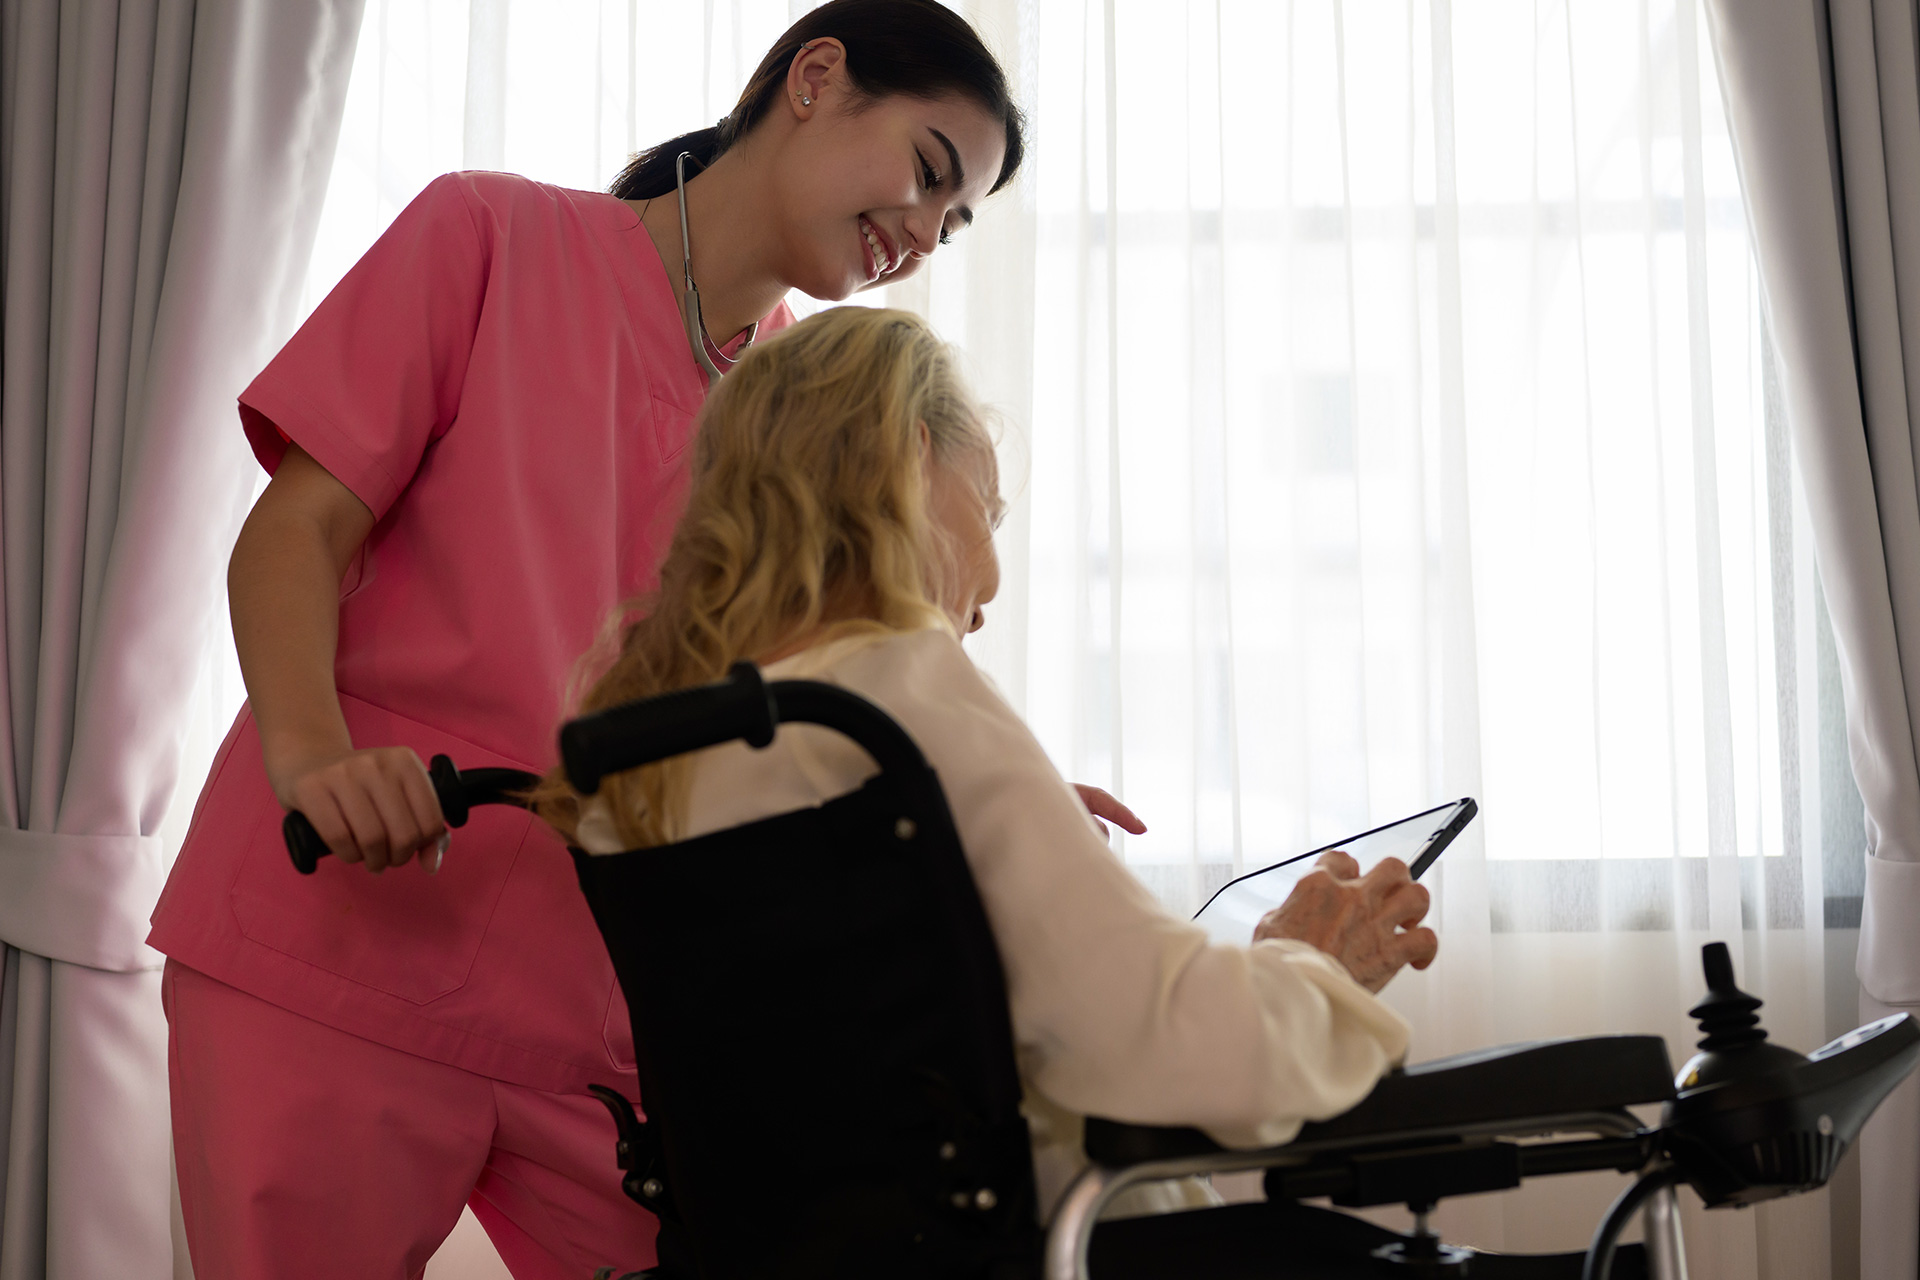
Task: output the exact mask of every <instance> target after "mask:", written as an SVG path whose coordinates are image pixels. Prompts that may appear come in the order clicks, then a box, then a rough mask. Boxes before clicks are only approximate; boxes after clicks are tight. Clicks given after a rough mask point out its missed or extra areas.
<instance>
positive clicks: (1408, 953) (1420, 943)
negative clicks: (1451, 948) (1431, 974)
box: [1394, 928, 1440, 969]
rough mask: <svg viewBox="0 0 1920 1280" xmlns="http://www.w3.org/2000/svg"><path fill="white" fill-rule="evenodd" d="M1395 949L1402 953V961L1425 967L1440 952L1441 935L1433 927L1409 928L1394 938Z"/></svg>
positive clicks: (1415, 966)
mask: <svg viewBox="0 0 1920 1280" xmlns="http://www.w3.org/2000/svg"><path fill="white" fill-rule="evenodd" d="M1394 949H1395V950H1396V951H1397V952H1398V954H1399V955H1400V958H1401V963H1403V964H1410V965H1412V966H1413V967H1414V968H1416V969H1424V968H1426V967H1427V966H1428V965H1430V964H1432V963H1433V958H1434V956H1436V955H1438V954H1439V952H1440V937H1439V935H1438V934H1436V933H1434V931H1433V930H1431V929H1425V928H1422V929H1409V930H1407V931H1406V932H1405V933H1403V934H1401V935H1400V936H1399V937H1398V938H1396V939H1394Z"/></svg>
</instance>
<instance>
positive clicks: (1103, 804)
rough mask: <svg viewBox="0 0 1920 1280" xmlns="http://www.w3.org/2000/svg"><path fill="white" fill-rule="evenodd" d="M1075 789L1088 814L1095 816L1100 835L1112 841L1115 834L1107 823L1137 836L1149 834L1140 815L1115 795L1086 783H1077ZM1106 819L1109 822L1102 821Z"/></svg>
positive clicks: (1094, 819)
mask: <svg viewBox="0 0 1920 1280" xmlns="http://www.w3.org/2000/svg"><path fill="white" fill-rule="evenodd" d="M1073 789H1074V790H1075V791H1078V792H1079V793H1080V803H1081V804H1084V805H1086V806H1087V812H1088V813H1091V814H1092V815H1093V821H1094V824H1095V825H1096V826H1098V827H1099V828H1100V834H1101V835H1103V836H1106V837H1107V838H1109V839H1111V838H1112V837H1113V833H1112V832H1110V831H1108V830H1107V822H1111V823H1113V824H1114V825H1115V826H1116V827H1119V828H1120V829H1121V830H1122V831H1127V832H1131V833H1132V834H1134V835H1136V836H1143V835H1145V834H1147V824H1146V823H1144V822H1142V821H1140V818H1139V815H1138V814H1136V813H1134V811H1133V810H1131V809H1129V808H1127V806H1125V805H1124V804H1121V803H1120V801H1118V800H1117V799H1115V798H1114V796H1113V793H1112V792H1109V791H1103V790H1101V789H1100V788H1099V787H1090V786H1088V785H1086V784H1085V783H1084V782H1076V783H1074V784H1073ZM1102 818H1105V819H1106V820H1107V822H1102V821H1100V819H1102Z"/></svg>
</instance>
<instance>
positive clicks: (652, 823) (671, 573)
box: [534, 307, 997, 848]
mask: <svg viewBox="0 0 1920 1280" xmlns="http://www.w3.org/2000/svg"><path fill="white" fill-rule="evenodd" d="M923 427H924V431H925V435H924V437H923V435H922V428H923ZM923 439H924V441H925V445H924V446H923V443H922V441H923ZM980 451H984V452H985V455H986V457H987V458H988V459H991V457H992V456H993V441H992V439H991V437H990V435H989V434H988V432H987V430H986V427H985V425H984V423H983V422H982V418H981V413H980V410H979V408H978V406H977V404H976V402H975V401H974V399H973V397H972V395H971V394H970V393H969V392H968V390H967V388H966V385H965V384H964V383H963V382H962V380H961V378H960V376H959V373H958V370H957V369H956V367H955V362H954V358H953V355H952V353H951V352H950V350H949V349H948V348H947V346H946V344H944V343H942V342H941V341H940V340H939V339H938V338H936V337H935V336H934V334H933V331H932V330H931V329H930V328H929V327H928V326H927V324H926V322H925V321H923V320H921V319H920V318H919V317H918V316H915V315H913V314H911V313H909V312H905V311H887V310H879V309H875V308H871V307H835V308H833V309H830V310H827V311H822V312H820V313H819V314H818V315H815V316H812V317H810V318H809V319H806V320H802V321H801V322H799V323H798V324H795V325H793V326H791V327H790V328H788V329H786V330H785V331H784V332H782V333H780V334H778V335H776V336H774V337H773V338H770V339H768V340H767V341H765V342H764V343H761V344H759V345H756V346H755V347H753V348H752V349H751V350H750V351H748V353H747V355H746V357H745V358H744V359H742V360H741V362H740V363H739V365H738V366H736V367H735V368H734V369H733V371H732V372H731V373H729V374H728V375H727V376H726V377H725V378H723V379H722V380H721V381H720V383H719V385H717V386H716V387H715V388H714V389H713V391H712V393H711V394H710V395H709V396H708V397H707V401H706V404H705V406H704V407H703V408H702V410H701V412H700V416H699V419H698V421H697V423H696V426H695V444H694V456H693V466H692V481H691V487H690V492H689V494H688V498H687V506H686V511H685V513H684V514H683V515H682V516H681V518H680V523H679V525H678V526H677V527H676V529H675V531H674V535H673V540H672V543H671V544H670V546H669V548H668V551H667V556H666V560H665V562H664V563H663V564H662V566H661V569H660V585H659V587H658V588H657V589H656V590H655V591H654V592H653V593H652V594H651V595H649V596H647V597H644V598H642V599H641V600H638V601H635V602H633V603H632V604H630V605H629V606H627V607H626V608H625V609H623V610H622V611H621V612H620V613H619V614H618V615H616V617H615V619H614V620H613V624H612V627H611V629H610V632H609V636H608V638H607V640H605V641H603V643H602V646H601V648H600V650H599V651H598V652H597V653H596V654H590V655H589V656H588V658H587V660H586V667H585V669H586V670H588V671H590V672H591V671H596V670H597V671H598V673H599V674H598V676H597V678H592V680H591V684H590V686H589V687H588V688H587V689H586V692H585V693H584V695H583V696H582V697H580V699H579V704H578V705H579V709H580V711H581V712H582V713H586V712H592V711H597V710H601V709H603V708H606V707H610V706H615V705H618V704H620V703H623V702H630V701H633V700H636V699H639V698H646V697H651V696H653V695H655V694H660V693H667V692H670V691H672V690H675V689H683V688H686V687H688V686H691V685H697V684H703V683H706V682H708V681H712V680H717V679H719V678H720V677H721V676H723V675H725V674H726V671H727V668H728V667H730V666H731V665H732V664H733V663H735V662H737V661H740V660H741V659H743V658H744V659H750V660H761V659H764V658H766V657H767V656H768V655H772V654H776V653H780V652H781V651H783V650H787V649H791V648H793V647H794V646H795V645H797V644H801V643H805V644H813V643H819V642H823V641H826V640H831V639H837V638H839V637H841V636H845V635H852V634H859V633H863V632H872V633H895V632H904V631H913V630H919V629H921V628H924V627H928V626H947V627H950V626H951V622H950V620H949V619H948V618H947V617H946V615H945V613H944V612H943V611H942V609H941V607H940V604H939V603H938V602H939V600H940V599H942V597H943V594H944V586H945V583H944V575H945V574H947V573H949V572H951V571H952V570H951V565H952V563H953V557H952V556H951V555H950V554H947V548H945V547H944V545H943V543H942V540H941V536H940V534H939V533H938V531H937V529H936V527H935V526H934V525H933V524H932V522H931V521H930V520H929V517H928V512H927V480H928V478H927V475H926V466H927V462H926V461H923V455H930V457H929V458H928V460H929V461H930V462H931V463H932V465H934V466H948V465H953V464H956V463H958V464H960V468H959V469H960V472H961V473H962V474H965V473H967V472H970V471H972V470H973V468H971V467H969V466H967V465H966V464H967V463H969V462H971V461H973V460H975V459H976V458H978V456H979V452H980ZM995 497H997V495H987V494H983V495H982V498H983V500H989V501H990V500H992V499H993V498H995ZM608 650H611V651H612V652H611V655H610V656H609V653H608ZM689 780H690V779H689V770H688V762H687V760H686V759H684V758H682V759H678V760H669V761H664V762H662V763H660V764H657V765H650V766H647V767H645V768H642V769H636V770H633V771H631V772H629V773H626V774H621V775H617V776H613V777H609V778H607V779H606V780H605V781H604V782H602V784H601V790H600V794H601V795H602V796H604V797H605V799H606V802H607V803H608V805H609V806H610V808H611V813H612V816H613V818H614V821H615V823H616V826H617V828H618V830H619V833H620V835H621V838H622V839H623V840H625V841H626V842H627V847H629V848H642V847H646V846H649V845H657V844H665V843H667V842H669V841H671V840H673V839H676V838H678V834H677V833H678V831H679V829H680V826H681V824H682V822H683V820H684V815H685V806H686V799H687V789H688V783H689ZM534 799H535V802H536V807H537V809H538V811H539V812H540V815H541V816H542V817H543V818H545V819H546V820H547V821H548V822H549V823H551V824H552V825H553V826H555V827H556V828H558V829H559V830H560V831H561V832H562V833H563V834H565V835H567V836H569V837H571V836H573V835H574V833H575V828H576V825H577V822H578V814H579V808H578V805H579V797H578V796H577V795H576V794H575V793H574V792H573V791H572V789H571V788H570V787H568V786H567V784H566V782H565V780H564V778H563V777H562V776H560V775H559V774H558V772H557V771H556V773H555V774H553V775H550V776H549V777H548V778H547V779H546V780H545V781H544V782H543V783H542V785H541V786H540V788H539V789H538V790H537V791H536V793H535V796H534Z"/></svg>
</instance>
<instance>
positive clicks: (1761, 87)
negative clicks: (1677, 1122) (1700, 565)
mask: <svg viewBox="0 0 1920 1280" xmlns="http://www.w3.org/2000/svg"><path fill="white" fill-rule="evenodd" d="M1709 11H1710V12H1711V14H1712V17H1713V27H1714V32H1713V34H1714V41H1715V46H1716V50H1717V52H1718V55H1719V58H1720V63H1721V68H1722V80H1723V83H1724V85H1725V89H1726V94H1727V102H1728V114H1729V116H1730V118H1731V121H1732V125H1733V132H1734V137H1735V143H1736V148H1737V151H1738V154H1739V159H1740V171H1741V177H1742V179H1743V181H1744V183H1745V187H1746V194H1747V201H1748V209H1749V217H1750V219H1751V221H1752V225H1753V231H1754V240H1755V247H1756V252H1757V254H1758V257H1759V260H1760V274H1761V279H1762V281H1763V282H1764V287H1765V297H1766V306H1767V315H1768V318H1769V321H1770V323H1771V327H1772V331H1773V333H1774V335H1775V338H1776V340H1777V342H1778V344H1779V351H1780V364H1781V378H1782V381H1783V384H1784V386H1785V389H1786V393H1787V399H1788V404H1789V413H1790V418H1791V422H1792V429H1793V436H1794V442H1795V446H1796V448H1797V450H1798V453H1799V457H1800V462H1801V467H1802V470H1803V473H1804V476H1805V481H1806V490H1807V500H1808V505H1809V507H1810V509H1811V514H1812V520H1813V526H1814V536H1815V542H1816V546H1817V551H1818V557H1819V563H1820V569H1821V573H1822V578H1823V580H1824V582H1825V584H1826V590H1827V599H1828V602H1829V605H1830V607H1831V611H1832V616H1833V625H1834V633H1835V637H1836V639H1837V641H1838V646H1839V651H1840V657H1841V665H1842V672H1843V675H1844V682H1845V688H1846V705H1847V720H1848V727H1849V734H1850V739H1851V746H1852V758H1853V771H1854V776H1855V778H1856V779H1857V781H1858V782H1859V785H1860V793H1861V797H1862V799H1863V800H1864V801H1865V804H1866V826H1867V852H1868V857H1867V870H1866V892H1865V899H1864V904H1863V910H1862V918H1861V928H1860V952H1859V960H1858V973H1859V978H1860V986H1861V993H1862V994H1861V1012H1862V1014H1863V1016H1872V1015H1876V1014H1879V1013H1883V1012H1887V1011H1890V1010H1893V1009H1899V1008H1906V1009H1913V1010H1916V1011H1920V765H1916V739H1915V731H1916V729H1920V471H1916V467H1915V435H1914V432H1915V427H1916V425H1920V423H1917V421H1916V417H1915V406H1916V404H1917V403H1920V81H1917V80H1916V71H1917V68H1916V57H1915V28H1916V24H1915V6H1914V3H1913V0H1737V2H1735V0H1712V2H1711V3H1710V4H1709ZM1909 668H1911V669H1912V671H1913V673H1914V674H1913V675H1912V676H1909V675H1908V674H1907V672H1908V669H1909ZM1861 1187H1862V1195H1861V1275H1862V1277H1863V1280H1895V1278H1896V1277H1897V1278H1898V1280H1911V1277H1912V1276H1913V1275H1914V1274H1915V1273H1916V1271H1920V1085H1917V1084H1916V1082H1914V1081H1909V1082H1908V1083H1907V1085H1906V1086H1904V1087H1903V1088H1902V1090H1901V1091H1900V1093H1899V1094H1897V1095H1896V1096H1895V1097H1894V1098H1893V1099H1891V1100H1890V1101H1889V1102H1888V1103H1887V1105H1886V1106H1885V1107H1883V1108H1882V1110H1881V1112H1880V1114H1879V1115H1878V1116H1877V1117H1876V1118H1875V1121H1874V1124H1873V1126H1872V1128H1871V1129H1869V1131H1868V1134H1867V1135H1866V1137H1865V1138H1864V1139H1863V1140H1862V1143H1861Z"/></svg>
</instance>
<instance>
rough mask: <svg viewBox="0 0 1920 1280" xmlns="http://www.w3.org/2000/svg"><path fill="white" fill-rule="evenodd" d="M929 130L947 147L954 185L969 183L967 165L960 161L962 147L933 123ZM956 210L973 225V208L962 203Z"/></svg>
mask: <svg viewBox="0 0 1920 1280" xmlns="http://www.w3.org/2000/svg"><path fill="white" fill-rule="evenodd" d="M927 132H928V133H930V134H932V135H933V136H934V137H936V138H938V139H940V145H941V146H943V147H945V148H946V149H947V163H948V164H950V165H952V166H953V185H954V186H955V187H956V188H958V187H964V186H965V185H967V166H965V165H963V164H961V163H960V148H958V147H956V146H954V145H953V140H952V139H951V138H949V137H947V135H946V134H944V133H942V132H940V131H939V130H938V129H935V128H934V127H932V126H931V125H929V126H928V127H927ZM954 212H955V213H957V214H959V215H960V220H961V221H962V222H964V223H966V224H967V225H968V226H972V225H973V210H972V209H970V208H968V207H967V206H966V205H961V206H960V207H959V208H958V209H955V210H954Z"/></svg>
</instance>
